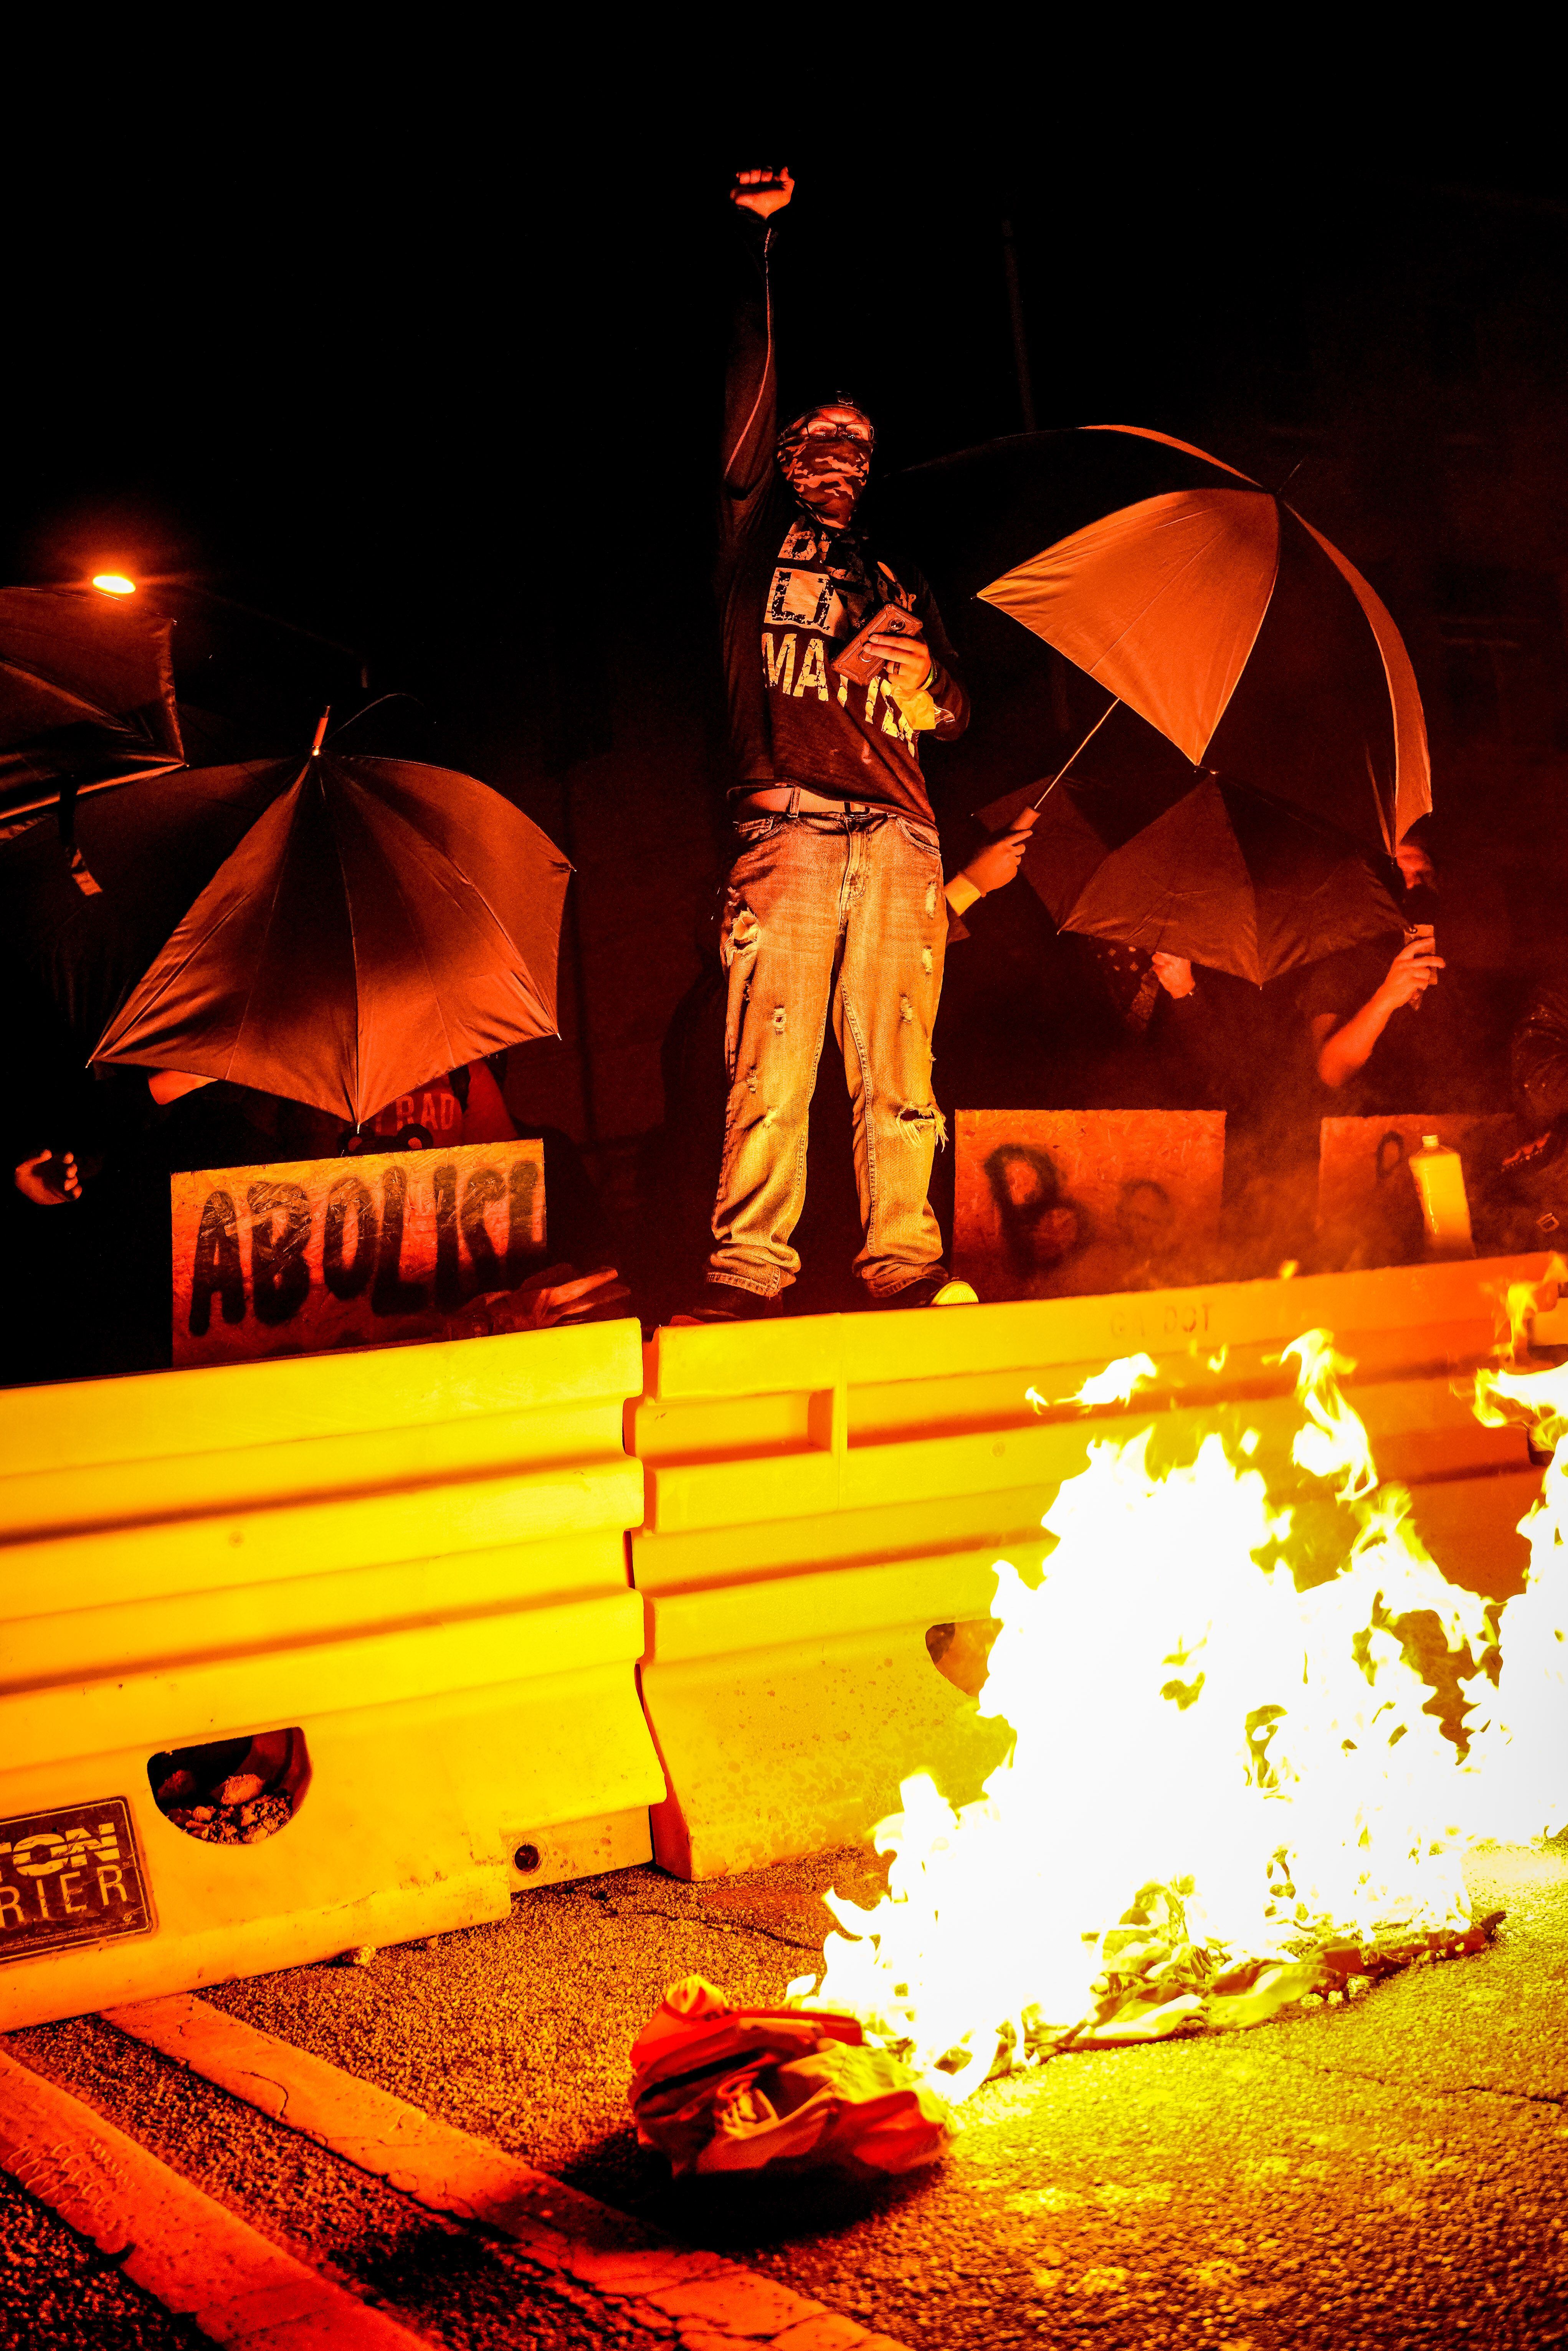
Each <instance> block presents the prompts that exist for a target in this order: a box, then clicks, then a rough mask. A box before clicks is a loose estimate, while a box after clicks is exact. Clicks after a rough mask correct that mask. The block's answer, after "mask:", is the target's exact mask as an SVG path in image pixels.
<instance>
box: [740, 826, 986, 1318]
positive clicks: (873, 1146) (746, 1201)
mask: <svg viewBox="0 0 1568 2351" xmlns="http://www.w3.org/2000/svg"><path fill="white" fill-rule="evenodd" d="M739 831H740V838H741V841H742V844H743V845H742V848H741V852H740V854H739V856H738V857H737V859H736V862H735V864H734V866H733V868H732V870H731V872H730V876H729V882H728V886H727V893H726V900H725V915H724V932H723V937H722V942H721V946H720V953H721V954H722V956H723V958H724V963H725V967H726V969H727V973H728V975H729V1000H728V1011H727V1019H726V1023H725V1052H726V1056H727V1061H728V1067H729V1102H728V1107H727V1112H726V1115H725V1136H724V1164H723V1166H722V1168H721V1170H720V1174H719V1183H718V1196H717V1199H716V1202H715V1204H714V1212H713V1235H714V1250H713V1255H712V1257H711V1258H710V1259H709V1260H708V1278H709V1280H713V1281H725V1282H733V1283H734V1284H735V1285H736V1287H737V1289H741V1290H755V1291H757V1292H758V1293H759V1294H760V1295H761V1296H763V1297H766V1298H772V1297H775V1296H777V1294H778V1293H779V1290H783V1289H785V1288H787V1287H788V1285H789V1283H790V1282H791V1281H793V1280H794V1279H795V1277H796V1275H797V1274H798V1273H799V1272H800V1258H799V1256H798V1255H797V1253H796V1251H795V1250H794V1249H792V1248H791V1247H790V1245H789V1237H790V1235H791V1234H792V1233H793V1231H794V1229H795V1227H796V1224H797V1222H798V1221H799V1218H800V1210H801V1207H802V1206H803V1205H804V1202H805V1197H806V1130H807V1122H808V1118H809V1114H810V1105H811V1094H812V1091H813V1089H814V1087H815V1085H816V1081H817V1063H818V1061H819V1060H820V1059H821V1050H822V1039H823V1034H824V1031H825V1029H826V1026H827V1019H828V1014H829V1012H830V1010H831V1013H832V1019H833V1035H834V1037H835V1038H836V1039H837V1040H838V1045H839V1050H840V1051H841V1053H842V1055H843V1060H844V1075H845V1077H846V1079H847V1081H848V1083H849V1090H850V1103H851V1107H852V1113H853V1119H854V1158H855V1182H856V1184H857V1186H858V1187H859V1191H860V1209H861V1220H862V1225H863V1227H864V1230H865V1240H864V1245H863V1247H862V1249H861V1251H860V1254H859V1256H858V1257H857V1258H856V1259H855V1271H856V1273H857V1274H858V1275H859V1277H860V1279H861V1280H862V1282H863V1283H864V1285H865V1287H866V1289H867V1290H868V1291H869V1292H870V1294H871V1295H872V1296H873V1298H886V1297H890V1296H892V1294H893V1293H894V1291H895V1290H904V1289H906V1288H907V1287H908V1285H909V1284H910V1283H911V1282H912V1281H917V1280H920V1279H921V1277H922V1276H923V1275H925V1274H928V1273H930V1272H932V1271H933V1270H935V1269H936V1267H938V1266H939V1265H940V1263H941V1258H942V1240H941V1235H940V1233H939V1232H938V1230H937V1226H936V1217H934V1216H933V1214H932V1212H931V1207H930V1203H929V1201H928V1200H927V1198H926V1191H927V1188H928V1186H929V1185H930V1182H931V1162H932V1156H933V1154H934V1152H935V1150H936V1144H937V1143H938V1141H945V1140H946V1135H945V1133H944V1129H943V1125H942V1115H941V1113H940V1112H939V1111H938V1109H937V1107H936V1102H935V1100H934V1098H933V1095H932V1092H931V1031H932V1028H933V1025H934V1024H935V1021H936V1006H937V1001H938V999H939V998H940V996H941V993H942V955H943V949H944V947H945V946H946V936H947V907H946V900H945V899H944V897H943V894H942V857H941V851H940V848H939V846H938V843H937V840H936V833H935V832H934V831H931V830H930V829H929V828H928V827H927V826H925V825H920V824H916V823H915V822H913V821H912V820H909V819H907V818H904V817H902V816H894V815H892V814H891V813H889V812H887V811H885V810H869V811H866V812H863V813H862V812H858V811H857V812H852V811H849V810H846V811H845V812H844V813H843V814H842V815H839V814H837V813H836V812H835V813H832V814H828V813H820V814H819V813H801V814H800V815H796V816H789V815H784V814H779V815H777V816H765V817H758V818H756V819H753V820H748V821H747V822H746V823H743V824H742V825H741V826H740V828H739Z"/></svg>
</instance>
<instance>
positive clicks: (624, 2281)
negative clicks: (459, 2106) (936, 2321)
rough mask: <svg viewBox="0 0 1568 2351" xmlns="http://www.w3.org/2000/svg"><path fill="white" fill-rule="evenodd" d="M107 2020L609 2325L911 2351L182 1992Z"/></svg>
mask: <svg viewBox="0 0 1568 2351" xmlns="http://www.w3.org/2000/svg"><path fill="white" fill-rule="evenodd" d="M104 2015H105V2019H106V2021H107V2022H109V2023H110V2024H112V2025H115V2026H117V2027H118V2028H119V2030H120V2032H125V2033H129V2034H130V2035H131V2039H132V2040H136V2041H141V2042H144V2043H146V2044H147V2045H148V2047H149V2048H152V2049H157V2050H159V2051H161V2052H162V2054H163V2055H164V2056H166V2057H172V2058H175V2059H177V2060H178V2061H179V2063H180V2064H183V2065H188V2066H189V2067H190V2069H191V2071H192V2072H193V2074H201V2075H202V2076H203V2078H204V2080H205V2081H208V2082H214V2083H215V2084H216V2085H217V2086H218V2087H219V2088H220V2089H224V2090H227V2091H228V2092H229V2093H230V2094H231V2095H233V2096H235V2097H236V2098H243V2099H244V2100H245V2102H246V2105H252V2106H255V2107H256V2109H257V2110H258V2112H260V2113H262V2114H264V2115H267V2116H270V2117H271V2118H272V2119H273V2120H274V2121H275V2122H280V2123H282V2124H284V2125H285V2126H287V2128H288V2129H290V2130H296V2131H298V2132H299V2133H300V2134H301V2135H302V2136H303V2137H306V2138H312V2139H315V2140H316V2141H317V2143H318V2144H319V2146H321V2147H327V2148H329V2150H330V2152H331V2153H332V2154H334V2155H337V2156H340V2157H341V2158H343V2159H344V2160H345V2161H346V2162H349V2163H352V2164H354V2165H357V2167H358V2168H360V2169H361V2171H369V2172H371V2173H373V2174H374V2175H375V2177H376V2178H377V2179H384V2180H386V2181H387V2183H388V2185H389V2186H390V2187H392V2188H395V2189H399V2190H400V2191H401V2193H402V2194H403V2195H404V2196H408V2197H412V2198H413V2200H414V2202H415V2203H418V2204H423V2205H424V2206H426V2207H427V2208H428V2209H429V2210H431V2211H434V2212H444V2213H448V2214H450V2215H451V2216H453V2217H454V2218H455V2219H457V2220H476V2221H480V2222H482V2223H483V2224H484V2225H485V2226H486V2228H490V2229H495V2230H497V2231H499V2232H501V2233H502V2234H504V2235H506V2236H507V2237H510V2238H511V2239H512V2240H513V2241H514V2242H515V2243H516V2244H517V2245H518V2246H519V2247H520V2248H521V2250H522V2251H523V2252H525V2253H526V2254H527V2255H528V2259H529V2260H530V2261H534V2262H538V2263H539V2264H540V2266H541V2267H542V2268H544V2269H546V2270H547V2271H549V2272H550V2273H552V2274H553V2275H555V2276H556V2277H558V2278H560V2279H561V2280H563V2281H566V2282H569V2283H570V2288H571V2289H572V2290H573V2298H574V2299H576V2300H578V2301H579V2303H581V2297H582V2296H583V2295H584V2294H587V2295H590V2296H591V2297H593V2298H594V2299H595V2300H596V2301H597V2303H598V2304H599V2308H600V2311H601V2315H602V2317H603V2319H604V2321H605V2323H606V2325H607V2327H611V2328H617V2329H619V2328H622V2327H624V2326H625V2325H626V2323H627V2321H628V2320H631V2321H632V2322H634V2323H639V2324H641V2325H644V2326H647V2327H650V2328H651V2329H653V2331H655V2332H657V2333H662V2334H665V2335H667V2334H668V2333H669V2332H670V2328H671V2325H672V2323H673V2325H674V2337H675V2342H676V2343H677V2344H678V2345H679V2346H681V2351H732V2346H735V2345H737V2344H738V2343H749V2344H752V2345H754V2346H758V2351H761V2346H768V2345H772V2346H776V2347H777V2351H904V2346H903V2345H901V2344H899V2343H897V2342H895V2341H894V2337H893V2336H892V2335H877V2334H874V2333H873V2332H872V2330H871V2329H870V2328H869V2327H865V2326H862V2325H860V2324H859V2322H858V2321H857V2320H855V2319H852V2318H844V2317H841V2315H840V2314H838V2313H837V2312H836V2311H831V2310H829V2309H828V2308H827V2307H826V2305H825V2304H822V2303H820V2302H813V2301H811V2300H810V2299H809V2298H808V2297H807V2296H806V2295H804V2294H795V2293H793V2292H792V2291H791V2290H790V2288H789V2287H788V2286H783V2285H779V2284H777V2283H775V2282H774V2281H773V2280H772V2279H771V2278H765V2277H759V2276H758V2275H757V2274H756V2273H754V2272H753V2271H750V2270H746V2269H742V2268H740V2267H739V2265H738V2264H737V2262H727V2261H726V2260H724V2259H723V2257H722V2256H721V2255H720V2254H717V2253H704V2252H689V2251H688V2250H686V2249H685V2247H684V2246H680V2245H676V2244H674V2243H672V2242H671V2241H670V2240H669V2239H668V2238H666V2237H663V2236H661V2235H659V2233H658V2232H657V2231H654V2230H653V2229H650V2228H648V2227H646V2226H645V2225H644V2224H643V2222H641V2221H637V2220H631V2219H629V2218H628V2217H627V2216H626V2215H625V2214H624V2213H622V2212H615V2211H612V2210H610V2208H609V2207H608V2206H607V2205H603V2204H599V2203H596V2202H595V2201H594V2199H593V2198H592V2197H591V2196H584V2195H582V2194H580V2192H579V2191H578V2190H577V2189H573V2188H567V2187H565V2186H563V2185H562V2183H561V2182H560V2181H559V2179H550V2178H549V2174H548V2173H546V2172H542V2171H536V2170H535V2169H534V2168H533V2167H532V2166H531V2165H530V2164H527V2163H523V2162H521V2161H520V2160H519V2159H518V2158H517V2157H516V2156H515V2155H508V2154H507V2150H506V2148H505V2147H497V2145H496V2143H495V2141H494V2140H493V2139H487V2138H480V2137H477V2136H476V2134H475V2133H473V2132H471V2131H465V2130H458V2129H456V2128H455V2127H454V2126H453V2125H451V2124H450V2123H443V2122H438V2121H437V2120H436V2119H435V2117H434V2116H432V2115H427V2114H426V2113H425V2112H424V2110H423V2107H421V2106H415V2105H410V2104H409V2102H408V2101H407V2100H406V2099H403V2098H398V2097H393V2096H392V2094H391V2093H390V2092H389V2091H386V2090H380V2089H377V2088H376V2087H375V2085H373V2084H372V2083H370V2082H363V2081H361V2080H359V2079H358V2078H357V2077H356V2076H355V2075H354V2074H345V2073H344V2072H343V2071H342V2070H341V2068H340V2067H339V2066H337V2065H329V2064H327V2062H326V2061H325V2059H323V2058H320V2057H313V2056H311V2055H310V2054H309V2053H308V2051H306V2050H303V2049H298V2048H296V2047H295V2046H294V2045H293V2043H291V2042H287V2041H279V2040H278V2039H277V2038H276V2036H275V2035H274V2034H272V2033H270V2032H259V2031H257V2029H256V2026H254V2025H250V2024H246V2023H243V2022H241V2021H240V2019H239V2018H237V2017H233V2016H228V2015H225V2012H224V2011H223V2010H222V2009H218V2008H212V2007H209V2006H208V2004H207V2003H206V2002H205V2001H200V2000H196V1999H193V1997H191V1995H189V1994H188V1993H182V1994H179V1995H177V1996H176V1997H174V1998H172V1999H169V2000H149V2001H138V2002H137V2004H136V2005H135V2006H134V2007H129V2008H111V2009H106V2010H105V2011H104Z"/></svg>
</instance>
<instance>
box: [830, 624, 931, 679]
mask: <svg viewBox="0 0 1568 2351" xmlns="http://www.w3.org/2000/svg"><path fill="white" fill-rule="evenodd" d="M919 632H920V615H919V614H918V612H906V611H904V606H903V605H902V604H883V606H882V608H881V610H880V611H875V612H873V614H872V616H871V619H870V620H869V621H868V622H866V624H865V626H864V628H863V629H861V630H859V631H857V632H856V633H855V635H854V636H852V638H851V639H850V641H849V643H848V644H847V645H846V646H845V647H844V649H843V651H842V653H835V654H834V655H833V659H832V664H831V666H832V667H833V668H834V669H836V670H837V671H838V672H839V674H841V676H843V677H852V678H853V679H854V681H855V683H856V684H857V685H869V684H871V681H872V679H873V677H874V676H875V675H876V674H877V672H878V671H879V670H880V669H881V668H882V666H883V659H882V655H881V654H880V653H868V652H867V650H866V640H867V638H868V637H911V636H917V635H918V634H919Z"/></svg>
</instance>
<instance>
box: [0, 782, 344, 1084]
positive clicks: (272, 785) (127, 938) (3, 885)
mask: <svg viewBox="0 0 1568 2351" xmlns="http://www.w3.org/2000/svg"><path fill="white" fill-rule="evenodd" d="M297 768H298V763H296V764H295V767H293V768H290V769H289V773H290V774H291V775H292V774H294V773H295V772H297ZM276 797H277V779H276V776H275V775H274V773H273V771H272V769H271V768H269V767H264V766H262V765H260V764H256V765H254V766H248V767H225V768H175V769H173V770H172V771H169V772H166V773H164V774H162V775H156V776H149V777H144V778H141V779H139V780H138V781H137V782H136V783H135V784H134V785H133V786H131V787H130V788H129V789H123V790H119V791H101V792H90V793H89V794H87V795H86V796H85V797H84V798H83V799H80V800H79V801H78V805H77V810H76V843H77V850H78V855H79V856H80V858H81V859H83V860H85V862H86V865H87V867H88V869H89V871H90V872H91V874H92V876H93V879H94V880H95V882H96V883H98V885H99V886H98V888H97V889H96V890H94V891H93V892H92V893H90V894H84V893H83V892H82V889H81V887H80V883H79V881H78V877H77V875H76V873H75V872H73V870H72V866H71V863H70V862H69V859H68V856H67V854H66V853H65V852H62V850H61V847H60V841H59V837H58V834H57V830H56V827H55V826H54V824H53V823H52V822H51V823H39V822H38V821H37V819H36V818H35V819H32V820H29V821H27V822H26V824H25V825H19V826H18V827H17V829H16V831H15V832H13V833H12V835H11V837H10V838H9V839H6V838H5V828H4V826H3V825H0V954H3V955H4V956H5V958H6V959H7V960H8V961H9V962H10V963H11V964H12V965H14V966H20V967H21V968H22V970H23V971H24V972H25V973H26V977H27V978H28V979H30V980H31V982H32V983H33V985H34V987H36V988H37V990H38V991H39V993H40V994H41V995H42V996H43V997H44V998H47V1001H48V1003H49V1004H50V1005H51V1006H52V1007H53V1008H54V1010H55V1011H56V1012H57V1014H58V1016H59V1018H60V1020H61V1022H62V1023H63V1025H64V1028H65V1030H66V1032H67V1036H68V1040H69V1043H70V1046H71V1047H72V1049H73V1050H74V1052H75V1057H76V1060H77V1061H78V1063H83V1062H85V1061H86V1060H87V1057H88V1055H89V1053H90V1052H91V1050H92V1049H93V1047H94V1046H95V1045H96V1044H97V1042H98V1040H99V1037H101V1035H102V1034H103V1031H104V1029H105V1027H106V1026H107V1024H108V1022H109V1021H110V1019H111V1018H112V1017H113V1015H114V1014H115V1013H116V1012H118V1011H119V1009H120V1006H121V1005H122V1004H123V1003H124V1002H125V1000H126V998H127V997H128V996H129V995H130V993H131V989H132V988H133V987H135V985H136V983H137V981H138V980H139V979H140V978H141V976H142V974H143V973H144V972H145V971H146V969H147V967H148V966H149V964H150V963H151V962H152V958H153V956H155V955H157V954H158V952H159V950H160V949H161V948H162V946H163V944H164V942H165V941H166V940H167V938H168V936H169V934H170V932H171V931H172V930H173V928H174V926H175V925H176V924H177V923H178V922H179V921H180V919H181V917H182V916H183V914H186V913H187V911H188V910H189V908H190V905H191V902H192V900H193V898H194V897H195V896H196V895H197V893H199V892H200V891H201V890H203V889H204V888H205V886H206V884H207V883H209V882H210V881H211V879H212V877H213V875H214V873H215V872H216V871H217V869H218V867H219V866H220V865H221V864H222V863H223V862H224V860H225V857H227V856H229V855H230V854H231V852H233V851H234V850H235V849H237V848H238V846H239V844H240V842H241V841H243V840H244V839H245V836H246V833H247V832H248V831H250V828H251V826H252V825H253V824H254V823H255V822H256V819H257V817H259V816H260V815H261V814H262V812H263V810H265V809H267V807H268V806H269V805H270V803H271V802H272V800H273V799H276Z"/></svg>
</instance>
